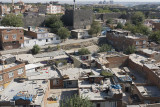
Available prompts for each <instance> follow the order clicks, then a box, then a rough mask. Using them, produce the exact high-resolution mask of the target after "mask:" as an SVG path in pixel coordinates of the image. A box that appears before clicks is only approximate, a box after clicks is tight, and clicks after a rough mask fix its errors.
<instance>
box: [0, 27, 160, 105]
mask: <svg viewBox="0 0 160 107" xmlns="http://www.w3.org/2000/svg"><path fill="white" fill-rule="evenodd" d="M0 29H1V35H2V36H1V37H2V40H1V41H3V42H2V43H3V45H2V48H4V49H9V48H13V47H18V46H20V47H27V46H28V47H30V46H32V45H35V44H39V45H45V44H48V43H53V42H54V43H57V42H58V43H59V42H60V41H59V38H58V37H57V36H55V35H54V34H50V33H48V31H47V29H44V28H34V27H28V29H23V28H13V27H7V28H6V27H1V28H0ZM23 32H25V33H23ZM73 32H74V31H73ZM79 32H80V33H81V31H79ZM13 34H14V35H13ZM24 35H25V36H24ZM86 35H87V34H86ZM79 37H80V36H79V35H77V38H79ZM106 40H107V41H108V42H109V43H110V44H111V45H112V46H113V47H114V48H115V49H116V50H118V51H121V50H124V49H125V48H127V47H126V46H129V45H134V46H135V47H136V48H137V53H136V54H131V55H125V54H123V53H122V52H116V51H108V52H102V53H97V54H87V55H79V53H78V51H76V50H74V51H65V50H57V51H52V52H44V53H39V54H36V55H32V54H15V55H12V54H6V55H1V58H0V106H22V105H23V106H40V107H49V106H52V107H56V106H57V107H58V106H59V104H60V102H61V101H62V100H63V99H64V98H66V96H71V95H73V94H74V93H76V94H78V95H80V96H82V98H86V97H87V98H88V100H90V101H91V102H92V103H93V106H94V107H124V106H127V107H132V106H141V104H145V106H146V107H152V106H159V105H160V104H159V102H160V96H159V94H158V93H160V89H159V88H160V86H159V82H160V78H159V70H160V68H159V65H160V64H159V62H160V52H159V51H157V49H158V47H157V49H155V48H154V49H153V47H155V46H153V47H152V46H150V45H149V43H148V39H147V37H145V36H143V35H133V34H131V33H130V32H128V31H123V30H112V31H110V32H108V33H107V35H106ZM12 41H15V42H12ZM9 45H11V46H9ZM148 47H149V48H148ZM91 48H93V47H91ZM91 50H92V49H91ZM97 50H98V49H97ZM94 51H95V50H94ZM91 53H94V52H91ZM58 89H60V90H58ZM73 90H74V92H73Z"/></svg>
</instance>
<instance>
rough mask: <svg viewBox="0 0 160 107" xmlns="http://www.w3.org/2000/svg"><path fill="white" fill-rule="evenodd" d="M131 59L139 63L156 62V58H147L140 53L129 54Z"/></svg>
mask: <svg viewBox="0 0 160 107" xmlns="http://www.w3.org/2000/svg"><path fill="white" fill-rule="evenodd" d="M129 59H131V60H132V61H133V62H135V63H137V64H139V65H143V64H150V63H154V62H155V60H154V59H151V58H147V57H145V56H142V55H138V54H131V55H130V56H129Z"/></svg>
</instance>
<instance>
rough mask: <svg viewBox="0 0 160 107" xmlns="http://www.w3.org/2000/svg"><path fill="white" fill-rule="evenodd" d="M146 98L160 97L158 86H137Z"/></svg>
mask: <svg viewBox="0 0 160 107" xmlns="http://www.w3.org/2000/svg"><path fill="white" fill-rule="evenodd" d="M137 88H138V90H139V92H140V93H141V94H142V96H144V97H160V94H159V93H160V90H159V88H158V87H157V86H137Z"/></svg>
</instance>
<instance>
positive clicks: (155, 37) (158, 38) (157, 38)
mask: <svg viewBox="0 0 160 107" xmlns="http://www.w3.org/2000/svg"><path fill="white" fill-rule="evenodd" d="M149 39H150V40H151V41H154V42H156V43H158V44H160V31H156V32H153V33H152V34H151V35H150V36H149Z"/></svg>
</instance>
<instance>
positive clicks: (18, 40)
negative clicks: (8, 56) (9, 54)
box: [0, 26, 24, 50]
mask: <svg viewBox="0 0 160 107" xmlns="http://www.w3.org/2000/svg"><path fill="white" fill-rule="evenodd" d="M23 43H24V32H23V28H22V27H4V26H0V48H1V49H3V50H9V49H17V48H20V47H21V44H23Z"/></svg>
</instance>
